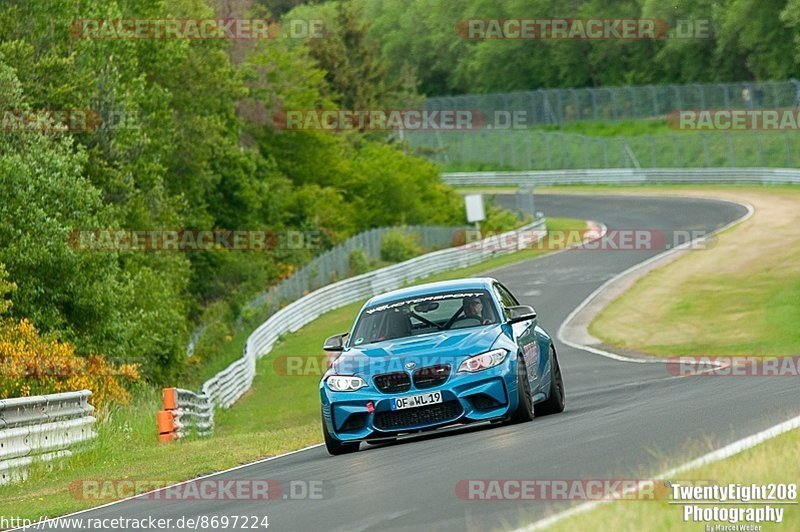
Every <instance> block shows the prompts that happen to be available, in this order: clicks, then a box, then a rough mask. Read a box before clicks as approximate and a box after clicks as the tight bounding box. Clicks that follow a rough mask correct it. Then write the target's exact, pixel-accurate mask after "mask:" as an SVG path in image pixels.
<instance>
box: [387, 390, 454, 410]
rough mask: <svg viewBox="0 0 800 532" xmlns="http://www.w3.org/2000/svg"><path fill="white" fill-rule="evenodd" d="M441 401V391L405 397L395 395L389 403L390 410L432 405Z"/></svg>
mask: <svg viewBox="0 0 800 532" xmlns="http://www.w3.org/2000/svg"><path fill="white" fill-rule="evenodd" d="M441 402H442V392H430V393H422V394H419V395H407V396H406V397H395V398H394V399H392V402H391V403H390V404H391V406H392V410H403V409H405V408H415V407H418V406H425V405H434V404H436V403H441Z"/></svg>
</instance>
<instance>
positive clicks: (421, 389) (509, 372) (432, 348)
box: [320, 278, 565, 455]
mask: <svg viewBox="0 0 800 532" xmlns="http://www.w3.org/2000/svg"><path fill="white" fill-rule="evenodd" d="M323 349H325V351H333V352H338V356H337V357H336V358H335V360H333V362H332V363H331V366H330V368H329V369H328V371H327V372H326V373H325V374H324V375H323V377H322V380H321V382H320V397H321V400H322V431H323V434H324V436H325V446H326V447H327V449H328V452H329V453H330V454H333V455H339V454H345V453H350V452H354V451H357V450H358V448H359V444H360V442H362V441H376V440H377V441H382V440H386V439H392V438H396V437H397V436H399V435H402V434H409V433H415V432H422V431H428V430H433V429H437V428H440V427H444V426H447V425H457V424H464V423H473V422H478V421H492V422H509V423H518V422H523V421H530V420H532V419H533V417H534V412H535V414H536V416H541V415H547V414H555V413H558V412H562V411H563V410H564V402H565V396H564V381H563V379H562V376H561V369H560V367H559V364H558V358H557V356H556V351H555V347H554V346H553V342H552V340H551V339H550V336H548V334H547V333H546V332H545V331H544V329H542V328H541V327H540V326H539V324H538V321H537V318H536V312H535V311H534V310H533V308H531V307H529V306H526V305H520V304H519V302H518V301H517V299H516V298H515V297H514V296H513V295H512V294H511V292H509V291H508V289H507V288H505V287H504V286H503V285H502V284H500V283H499V282H498V281H496V280H495V279H491V278H480V279H461V280H456V281H445V282H440V283H430V284H424V285H420V286H414V287H411V288H404V289H401V290H395V291H393V292H389V293H386V294H383V295H380V296H376V297H373V298H372V299H370V300H369V301H367V303H366V304H365V305H364V307H363V308H362V309H361V312H359V314H358V317H357V318H356V320H355V324H354V325H353V328H352V330H351V331H350V332H349V333H344V334H340V335H336V336H332V337H330V338H328V339H327V340H326V341H325V345H324V346H323Z"/></svg>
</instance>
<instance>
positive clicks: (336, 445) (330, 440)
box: [322, 419, 359, 456]
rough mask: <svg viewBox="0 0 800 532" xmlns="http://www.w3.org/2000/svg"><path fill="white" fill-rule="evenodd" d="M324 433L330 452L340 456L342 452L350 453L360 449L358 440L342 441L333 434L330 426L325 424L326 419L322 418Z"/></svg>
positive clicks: (326, 446)
mask: <svg viewBox="0 0 800 532" xmlns="http://www.w3.org/2000/svg"><path fill="white" fill-rule="evenodd" d="M322 435H323V436H324V437H325V449H327V450H328V454H331V455H333V456H338V455H340V454H348V453H354V452H356V451H358V446H359V443H358V442H350V443H345V442H340V441H339V440H337V439H336V438H334V437H333V436H331V435H330V433H329V432H328V426H327V425H326V424H325V420H324V419H323V420H322Z"/></svg>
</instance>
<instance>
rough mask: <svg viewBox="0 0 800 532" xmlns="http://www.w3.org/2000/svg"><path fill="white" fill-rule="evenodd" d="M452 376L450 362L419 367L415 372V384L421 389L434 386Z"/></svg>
mask: <svg viewBox="0 0 800 532" xmlns="http://www.w3.org/2000/svg"><path fill="white" fill-rule="evenodd" d="M449 376H450V365H449V364H438V365H436V366H427V367H424V368H419V369H418V370H417V371H415V372H414V386H416V387H417V388H419V389H423V390H424V389H425V388H433V387H435V386H439V385H440V384H443V383H444V381H446V380H447V377H449Z"/></svg>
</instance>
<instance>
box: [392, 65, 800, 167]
mask: <svg viewBox="0 0 800 532" xmlns="http://www.w3.org/2000/svg"><path fill="white" fill-rule="evenodd" d="M425 106H426V108H428V109H431V110H434V109H438V110H443V109H452V110H473V111H476V110H477V111H480V112H481V113H483V115H485V117H486V120H487V122H486V124H483V125H482V127H479V128H476V129H473V130H466V131H414V132H408V134H407V137H406V138H407V139H408V144H409V146H410V147H411V148H413V149H414V150H415V151H416V152H417V153H419V154H422V155H424V156H426V157H429V158H431V159H433V160H436V161H438V162H440V163H442V165H443V167H444V168H445V170H465V171H468V170H560V169H588V168H720V167H730V168H734V167H793V166H795V165H797V164H798V163H800V135H799V134H798V131H797V129H796V128H794V129H787V130H782V131H759V130H743V131H742V130H715V131H692V130H686V131H683V130H676V131H670V130H666V126H663V127H661V129H660V131H659V130H658V129H659V128H655V129H654V131H653V133H652V134H649V133H650V131H649V130H648V129H647V128H643V130H639V131H635V133H636V134H631V135H628V136H624V137H623V136H618V137H611V136H591V135H583V134H577V133H570V132H567V131H559V130H553V126H554V125H556V126H564V125H565V124H567V123H570V122H578V121H581V120H584V121H590V120H598V121H601V122H614V121H619V120H634V119H641V120H644V119H653V118H660V119H663V118H664V117H665V116H666V115H669V114H670V113H672V112H677V111H680V110H684V111H685V110H701V109H703V110H714V109H726V110H727V109H745V110H747V109H761V108H764V109H796V108H798V107H800V81H797V80H790V81H775V82H764V83H714V84H711V83H709V84H691V85H664V86H653V85H646V86H631V87H611V88H586V89H547V90H545V89H542V90H538V91H530V92H516V93H507V94H487V95H465V96H453V97H446V98H444V97H442V98H431V99H429V100H427V101H426V103H425ZM498 113H504V114H503V116H504V117H505V118H503V119H502V120H500V119H498V117H499V116H500V115H498ZM513 113H522V114H521V115H520V116H523V117H524V118H522V119H521V123H519V124H518V126H520V127H504V128H498V127H497V124H498V122H502V121H504V120H507V119H508V117H509V116H511V115H512V114H513ZM505 125H509V124H508V123H507V122H506V123H505ZM656 125H657V124H656ZM493 126H494V127H493ZM544 126H546V127H544ZM634 130H635V128H634Z"/></svg>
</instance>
